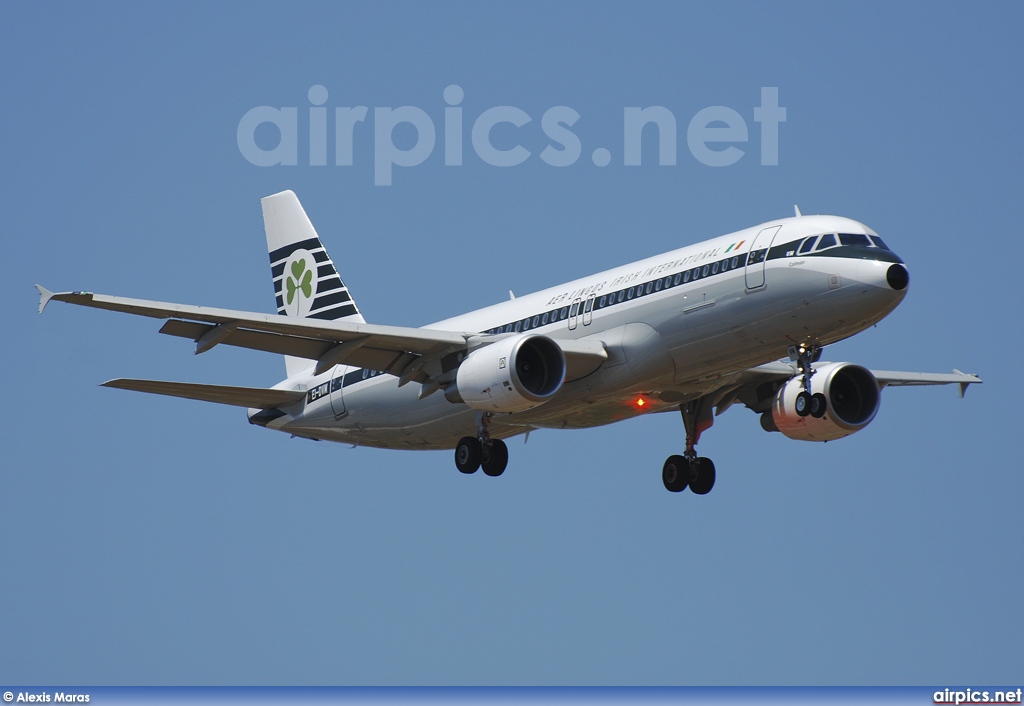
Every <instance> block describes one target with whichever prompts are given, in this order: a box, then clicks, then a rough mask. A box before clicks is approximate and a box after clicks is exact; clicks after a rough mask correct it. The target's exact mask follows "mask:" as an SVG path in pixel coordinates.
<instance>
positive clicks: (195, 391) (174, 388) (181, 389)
mask: <svg viewBox="0 0 1024 706" xmlns="http://www.w3.org/2000/svg"><path fill="white" fill-rule="evenodd" d="M101 387H113V388H117V389H119V390H134V391H135V392H149V393H151V394H154V395H168V396H170V397H183V398H185V399H189V400H200V401H202V402H216V403H217V404H229V405H234V406H236V407H255V408H258V409H271V408H273V407H287V406H288V405H291V404H295V403H296V402H298V401H299V400H301V399H302V398H303V397H305V396H306V393H305V392H303V391H302V390H270V389H267V388H263V387H234V386H230V385H204V384H201V383H194V382H167V381H164V380H135V379H131V378H117V379H116V380H108V381H107V382H105V383H103V384H102V385H101Z"/></svg>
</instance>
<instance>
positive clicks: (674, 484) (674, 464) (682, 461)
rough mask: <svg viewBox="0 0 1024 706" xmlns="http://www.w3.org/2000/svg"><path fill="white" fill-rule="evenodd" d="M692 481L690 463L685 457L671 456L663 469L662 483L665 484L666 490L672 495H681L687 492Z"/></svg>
mask: <svg viewBox="0 0 1024 706" xmlns="http://www.w3.org/2000/svg"><path fill="white" fill-rule="evenodd" d="M689 480H690V462H689V461H687V460H686V457H685V456H669V457H668V459H667V460H666V461H665V465H664V466H662V467H661V482H662V483H664V484H665V490H667V491H668V492H670V493H680V492H682V491H684V490H686V484H687V483H688V482H689Z"/></svg>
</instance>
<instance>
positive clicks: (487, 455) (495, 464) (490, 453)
mask: <svg viewBox="0 0 1024 706" xmlns="http://www.w3.org/2000/svg"><path fill="white" fill-rule="evenodd" d="M489 446H490V448H489V449H488V448H487V447H486V446H485V447H484V448H483V456H482V460H481V462H480V463H481V465H482V466H483V469H484V473H486V474H487V475H489V476H491V477H493V478H497V477H498V476H500V475H501V474H502V473H504V472H505V466H507V465H508V446H506V445H505V442H504V441H502V440H501V439H492V440H491V443H490V444H489Z"/></svg>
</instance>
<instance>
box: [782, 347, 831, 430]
mask: <svg viewBox="0 0 1024 706" xmlns="http://www.w3.org/2000/svg"><path fill="white" fill-rule="evenodd" d="M821 351H822V347H821V346H808V345H805V344H800V345H799V346H790V347H789V358H790V360H793V361H795V362H796V367H797V370H799V371H800V373H801V375H802V378H801V381H800V382H801V385H802V386H803V388H804V389H803V391H801V392H800V393H799V394H798V395H797V396H796V401H795V406H796V413H797V414H799V415H800V416H801V417H806V416H807V415H808V414H809V415H811V416H812V417H814V418H815V419H821V418H822V417H824V416H825V412H826V411H828V400H827V399H826V398H825V395H823V394H822V393H820V392H815V393H814V394H813V395H812V394H811V377H813V376H814V368H813V367H811V366H812V365H813V364H814V363H817V362H818V360H819V359H820V358H821Z"/></svg>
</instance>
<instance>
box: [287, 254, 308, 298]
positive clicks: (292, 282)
mask: <svg viewBox="0 0 1024 706" xmlns="http://www.w3.org/2000/svg"><path fill="white" fill-rule="evenodd" d="M312 282H313V270H307V269H306V261H305V260H297V261H295V262H293V263H292V274H291V276H289V277H288V278H287V280H286V285H287V287H288V303H289V304H291V303H292V301H293V300H294V299H295V293H296V292H300V291H301V292H302V296H304V297H306V299H309V298H310V297H311V296H313V285H312Z"/></svg>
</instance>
